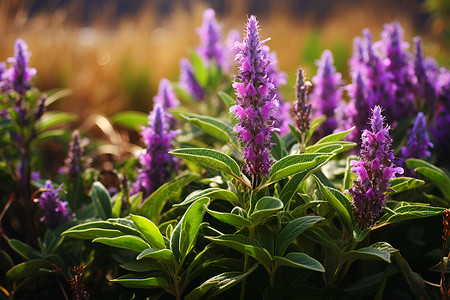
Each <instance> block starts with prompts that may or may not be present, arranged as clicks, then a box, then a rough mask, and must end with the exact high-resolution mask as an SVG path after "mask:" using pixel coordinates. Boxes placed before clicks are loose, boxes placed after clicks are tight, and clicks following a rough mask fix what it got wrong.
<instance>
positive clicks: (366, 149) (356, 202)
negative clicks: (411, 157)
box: [348, 105, 403, 228]
mask: <svg viewBox="0 0 450 300" xmlns="http://www.w3.org/2000/svg"><path fill="white" fill-rule="evenodd" d="M372 113H373V114H372V117H371V119H370V123H371V127H372V131H369V130H364V131H363V133H362V135H361V139H362V147H361V159H360V160H359V161H355V160H353V161H351V165H352V166H353V167H352V172H353V173H355V174H356V180H355V181H354V185H353V187H352V188H350V189H349V190H348V193H350V194H351V195H352V196H353V203H352V204H353V206H354V208H355V216H356V217H357V219H358V222H359V224H360V225H361V227H363V228H364V227H368V226H371V225H372V224H373V223H374V221H375V219H377V218H378V216H379V215H380V214H381V211H382V209H383V207H384V204H385V201H386V199H387V198H388V197H389V196H388V195H386V192H387V191H389V190H390V184H389V181H390V180H391V179H392V178H394V177H395V174H396V173H399V174H403V168H401V167H395V166H394V164H393V159H394V155H393V150H391V145H392V138H391V137H390V136H389V129H390V126H389V125H386V126H384V124H383V121H384V117H383V116H382V115H381V107H380V106H378V105H377V106H375V107H374V109H373V110H372Z"/></svg>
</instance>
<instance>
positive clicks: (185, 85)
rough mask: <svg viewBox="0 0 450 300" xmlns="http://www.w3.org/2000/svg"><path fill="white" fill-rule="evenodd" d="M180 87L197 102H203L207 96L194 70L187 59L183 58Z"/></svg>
mask: <svg viewBox="0 0 450 300" xmlns="http://www.w3.org/2000/svg"><path fill="white" fill-rule="evenodd" d="M180 87H181V88H182V89H184V90H186V91H187V92H188V93H189V94H191V95H192V96H193V97H194V98H195V99H197V100H202V99H203V96H204V95H205V91H204V90H203V88H202V87H201V85H200V84H199V83H198V81H197V79H196V78H195V75H194V68H193V67H192V65H191V63H190V62H189V60H188V59H187V58H182V59H181V61H180Z"/></svg>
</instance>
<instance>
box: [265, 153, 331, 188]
mask: <svg viewBox="0 0 450 300" xmlns="http://www.w3.org/2000/svg"><path fill="white" fill-rule="evenodd" d="M332 155H333V154H323V153H314V154H312V153H311V154H293V155H289V156H286V157H284V158H282V159H281V160H279V161H277V162H276V163H274V164H273V165H272V167H271V168H270V175H269V176H270V179H269V182H270V183H273V182H275V181H278V180H280V179H282V178H285V177H288V176H291V175H294V174H297V173H300V172H302V171H304V170H306V169H308V168H312V167H315V166H318V165H320V164H321V163H323V162H324V161H326V160H327V159H329V158H330V157H331V156H332Z"/></svg>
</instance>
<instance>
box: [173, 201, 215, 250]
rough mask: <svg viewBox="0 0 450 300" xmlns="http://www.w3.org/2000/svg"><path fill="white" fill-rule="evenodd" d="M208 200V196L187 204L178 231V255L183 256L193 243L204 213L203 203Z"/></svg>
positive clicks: (192, 246) (191, 247)
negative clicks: (189, 204)
mask: <svg viewBox="0 0 450 300" xmlns="http://www.w3.org/2000/svg"><path fill="white" fill-rule="evenodd" d="M208 202H209V199H208V198H206V197H205V198H201V199H198V200H196V201H195V202H194V203H192V204H191V206H189V208H188V209H187V211H186V212H185V214H184V216H183V218H181V221H180V223H181V232H180V255H181V257H185V256H186V255H187V254H188V253H189V252H190V251H191V250H192V249H193V248H194V245H195V242H196V240H197V235H198V231H199V229H200V225H201V224H202V220H203V215H204V214H205V205H206V204H207V203H208Z"/></svg>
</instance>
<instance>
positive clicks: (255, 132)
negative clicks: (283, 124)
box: [230, 16, 278, 176]
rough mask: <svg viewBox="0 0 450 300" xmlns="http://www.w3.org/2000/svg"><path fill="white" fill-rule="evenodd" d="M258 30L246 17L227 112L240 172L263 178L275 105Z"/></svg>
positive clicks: (275, 101)
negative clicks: (232, 96) (240, 156)
mask: <svg viewBox="0 0 450 300" xmlns="http://www.w3.org/2000/svg"><path fill="white" fill-rule="evenodd" d="M258 30H259V26H258V21H257V20H256V17H255V16H250V18H249V19H248V22H247V27H246V34H245V37H244V41H243V43H238V44H236V46H237V47H238V48H239V50H240V52H239V53H238V54H237V55H236V61H237V62H238V63H239V75H237V76H236V79H235V82H234V83H233V88H234V89H235V91H236V94H237V98H236V105H234V106H232V107H231V108H230V112H232V113H234V114H235V116H236V119H238V120H239V123H238V124H237V125H236V126H235V127H234V130H235V131H236V132H237V136H238V139H239V141H241V142H243V143H244V147H242V153H243V156H244V160H245V164H244V170H245V171H246V172H248V173H249V174H251V175H254V176H256V175H261V176H265V175H267V174H268V173H269V169H270V166H271V162H270V155H269V147H270V137H271V132H272V131H274V130H276V129H275V128H274V121H275V118H274V112H275V111H276V110H277V108H278V101H277V99H276V95H275V93H274V89H275V87H274V85H273V83H272V82H271V81H270V80H269V79H268V75H267V74H268V72H269V71H270V69H269V68H270V60H269V59H267V58H265V57H264V55H263V54H262V53H261V44H262V42H261V41H260V39H259V34H258Z"/></svg>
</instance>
